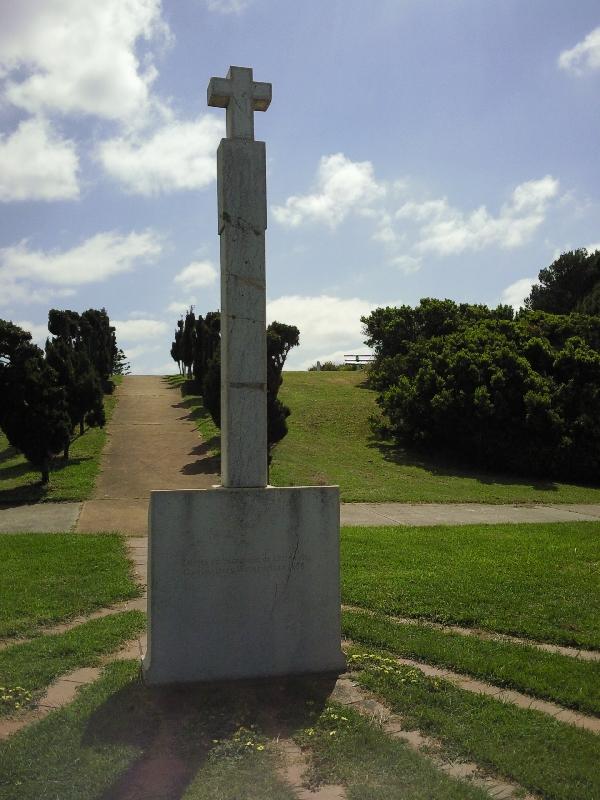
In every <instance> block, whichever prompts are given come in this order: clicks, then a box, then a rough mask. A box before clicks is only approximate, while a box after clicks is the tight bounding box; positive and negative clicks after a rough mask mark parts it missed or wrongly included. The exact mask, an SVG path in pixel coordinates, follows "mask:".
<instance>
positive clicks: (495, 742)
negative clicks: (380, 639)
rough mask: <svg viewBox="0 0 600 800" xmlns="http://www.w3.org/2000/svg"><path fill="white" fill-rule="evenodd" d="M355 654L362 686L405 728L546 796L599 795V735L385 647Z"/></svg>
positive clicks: (566, 799)
mask: <svg viewBox="0 0 600 800" xmlns="http://www.w3.org/2000/svg"><path fill="white" fill-rule="evenodd" d="M353 652H354V653H355V654H356V655H358V656H360V655H361V654H362V655H363V656H366V657H364V658H363V659H361V660H359V662H358V665H360V664H362V666H363V667H364V668H363V669H362V670H361V671H360V672H359V673H358V678H359V682H360V684H361V685H362V686H364V687H365V688H367V689H370V690H371V691H373V692H375V693H376V694H377V695H378V696H379V697H381V699H382V700H383V701H384V702H385V704H386V705H387V706H388V707H390V708H392V709H393V710H394V711H396V712H397V713H400V714H401V715H402V718H403V722H404V723H405V724H406V725H407V727H412V728H418V729H419V730H421V731H423V732H425V733H427V734H429V735H431V736H434V737H436V738H438V739H441V740H442V741H443V742H444V744H445V745H446V746H447V748H448V751H449V753H450V754H451V755H454V756H455V757H464V758H468V759H472V760H474V761H476V762H477V763H478V764H481V765H482V766H484V767H488V768H490V769H492V770H494V771H495V772H497V773H499V774H501V775H505V776H506V777H508V778H511V779H513V780H515V781H517V782H518V783H520V784H521V785H522V786H524V787H525V788H527V789H529V790H530V791H532V792H535V793H537V794H538V795H539V796H541V797H544V798H548V800H591V798H596V797H600V770H598V764H599V763H600V736H597V735H596V734H593V733H588V732H587V731H583V730H580V729H578V728H574V727H572V726H570V725H566V724H564V723H561V722H558V721H557V720H554V719H553V718H552V717H549V716H547V715H546V714H542V713H540V712H537V711H531V710H529V709H521V708H516V707H515V706H512V705H510V704H508V703H502V702H500V701H498V700H494V699H493V698H490V697H485V696H482V695H476V694H472V693H470V692H467V691H464V690H463V689H458V688H456V687H455V686H452V685H451V684H450V683H448V682H446V681H440V680H437V679H430V678H427V677H426V676H424V675H423V674H422V673H421V672H419V671H418V670H415V669H410V668H407V667H402V666H394V665H393V664H390V663H389V662H386V661H381V660H380V659H381V658H386V656H387V655H388V654H386V653H385V652H383V651H379V652H375V653H373V651H365V650H364V649H362V648H355V649H354V650H353ZM372 655H374V656H375V658H372V657H371V656H372Z"/></svg>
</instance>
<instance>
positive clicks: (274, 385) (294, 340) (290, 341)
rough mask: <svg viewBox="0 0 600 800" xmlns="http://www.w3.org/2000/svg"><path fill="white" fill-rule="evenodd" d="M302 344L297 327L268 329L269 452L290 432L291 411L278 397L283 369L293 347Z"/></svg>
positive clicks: (276, 324)
mask: <svg viewBox="0 0 600 800" xmlns="http://www.w3.org/2000/svg"><path fill="white" fill-rule="evenodd" d="M299 344H300V331H299V330H298V328H296V326H295V325H286V324H284V323H283V322H272V323H271V324H270V325H269V327H268V328H267V441H268V447H269V450H271V448H272V447H273V445H274V444H276V443H277V442H279V441H281V439H283V437H284V436H285V435H286V434H287V432H288V427H287V421H286V420H287V418H288V417H289V415H290V409H289V408H288V407H287V406H286V405H284V404H283V403H282V402H281V400H279V399H278V397H277V395H278V393H279V389H280V387H281V384H282V383H283V377H282V372H283V367H284V365H285V362H286V359H287V357H288V354H289V352H290V350H291V349H292V347H297V346H298V345H299Z"/></svg>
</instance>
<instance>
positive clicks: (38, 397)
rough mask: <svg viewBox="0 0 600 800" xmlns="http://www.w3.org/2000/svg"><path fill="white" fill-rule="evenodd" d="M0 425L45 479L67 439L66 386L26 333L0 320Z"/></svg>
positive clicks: (45, 479)
mask: <svg viewBox="0 0 600 800" xmlns="http://www.w3.org/2000/svg"><path fill="white" fill-rule="evenodd" d="M0 427H1V428H2V430H3V431H4V433H5V434H6V437H7V439H8V441H9V442H10V444H11V445H12V446H13V447H16V448H17V449H18V450H20V451H21V452H22V453H23V455H24V456H25V458H26V459H27V460H28V461H29V462H30V463H31V464H33V465H34V466H35V467H36V468H37V469H39V470H40V473H41V478H42V484H47V483H48V481H49V478H50V461H51V458H52V456H54V455H55V454H56V453H58V452H60V450H61V449H62V448H63V447H64V444H65V441H66V440H67V439H68V437H69V434H70V430H71V421H70V418H69V413H68V408H67V398H66V393H65V390H64V388H63V387H62V386H60V384H59V383H58V375H57V373H56V371H55V370H54V369H53V368H52V367H51V366H50V365H49V364H48V363H47V362H46V360H45V359H44V354H43V352H42V350H40V348H39V347H37V346H36V345H34V344H32V343H31V335H30V334H28V333H26V332H25V331H22V330H21V329H20V328H18V327H17V326H16V325H13V324H12V323H11V322H5V321H4V320H0Z"/></svg>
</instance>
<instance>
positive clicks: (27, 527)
mask: <svg viewBox="0 0 600 800" xmlns="http://www.w3.org/2000/svg"><path fill="white" fill-rule="evenodd" d="M195 435H196V436H197V434H195ZM196 441H197V440H196ZM202 477H203V479H204V481H205V482H207V483H208V484H209V486H212V485H213V484H214V483H218V481H219V477H218V475H216V474H212V473H210V474H207V475H204V476H202ZM154 488H156V486H155V487H154ZM162 488H165V489H166V488H169V489H172V488H186V489H188V488H207V487H204V486H195V487H190V486H185V487H174V486H166V485H165V484H163V485H162ZM114 494H115V495H118V494H121V492H119V491H115V492H114ZM148 494H149V490H148V493H147V495H146V497H145V498H135V497H134V498H123V497H116V496H115V497H113V498H110V497H109V498H104V499H102V498H100V499H97V500H89V501H88V502H87V503H43V504H39V505H31V506H18V507H16V508H5V509H0V533H10V532H12V533H18V532H20V531H36V532H40V533H44V532H52V531H69V530H72V529H73V528H75V525H76V524H77V528H76V530H78V531H83V532H86V533H92V532H95V531H106V530H119V531H122V532H123V533H125V534H127V535H129V536H146V533H147V524H146V519H147V514H148ZM82 506H83V511H81V509H82ZM80 513H81V516H79V515H80ZM78 518H79V521H78V522H77V520H78ZM340 521H341V524H342V525H364V526H375V525H410V526H424V525H468V524H493V523H497V522H582V521H583V522H585V521H591V522H594V521H596V522H600V504H598V503H596V504H590V505H583V504H578V505H485V504H482V503H456V504H453V503H422V504H418V503H342V504H341V506H340Z"/></svg>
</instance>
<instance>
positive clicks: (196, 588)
mask: <svg viewBox="0 0 600 800" xmlns="http://www.w3.org/2000/svg"><path fill="white" fill-rule="evenodd" d="M148 548H149V553H148V650H147V652H146V655H145V658H144V662H143V670H144V677H145V680H146V682H147V683H148V684H166V683H183V682H191V681H220V680H235V679H243V678H266V677H270V676H281V675H300V674H304V673H314V672H342V671H343V670H344V669H345V666H346V664H345V659H344V656H343V654H342V651H341V645H340V566H339V489H338V487H337V486H310V487H294V488H275V487H267V488H265V489H260V488H259V489H225V488H221V487H219V488H215V489H208V490H198V491H196V490H184V491H157V492H152V493H151V496H150V511H149V543H148Z"/></svg>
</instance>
